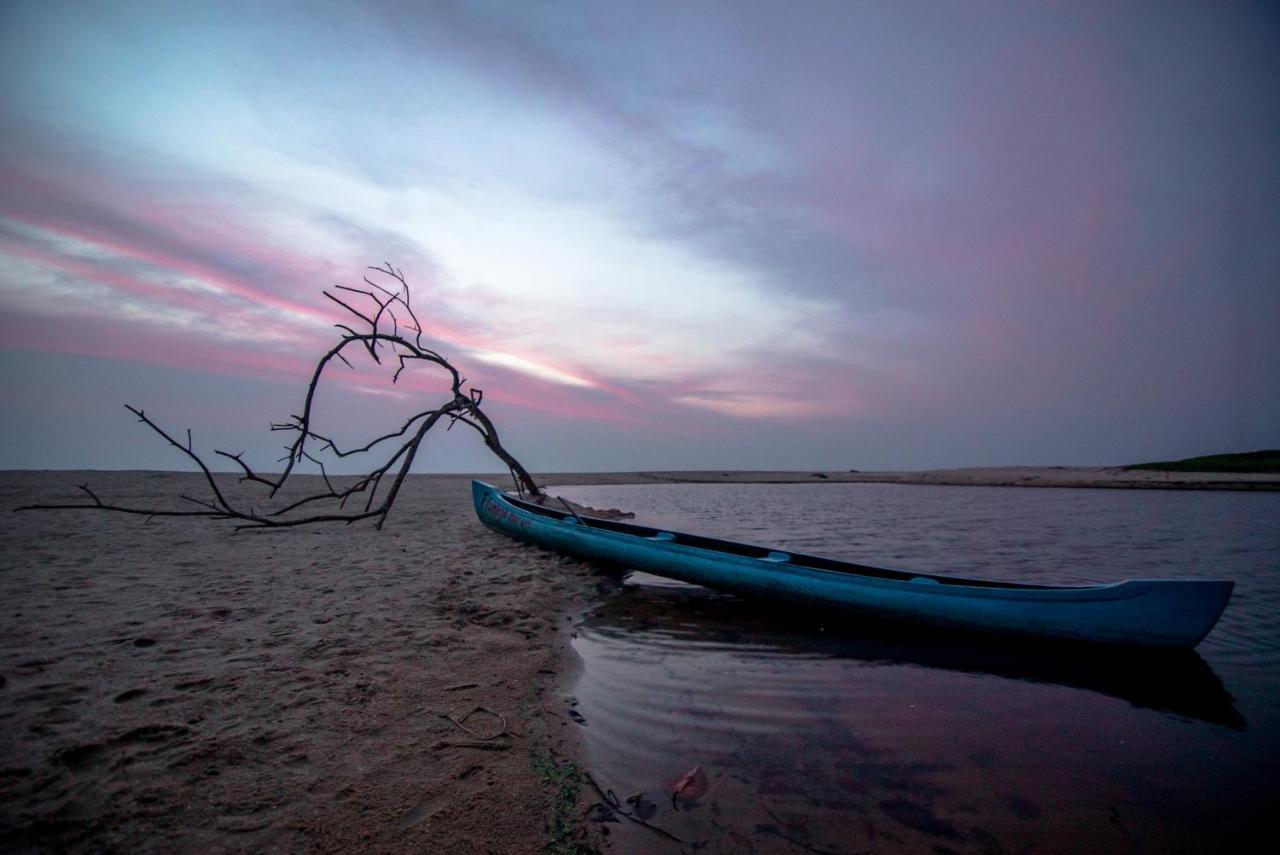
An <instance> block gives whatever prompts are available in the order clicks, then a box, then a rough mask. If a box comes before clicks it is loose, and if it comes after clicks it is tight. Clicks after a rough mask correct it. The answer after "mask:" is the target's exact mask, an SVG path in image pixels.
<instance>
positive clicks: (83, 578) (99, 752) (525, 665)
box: [0, 472, 600, 852]
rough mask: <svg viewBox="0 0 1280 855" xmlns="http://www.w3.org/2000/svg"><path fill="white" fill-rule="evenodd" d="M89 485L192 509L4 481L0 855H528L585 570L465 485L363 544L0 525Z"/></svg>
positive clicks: (408, 494) (533, 847)
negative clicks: (516, 533)
mask: <svg viewBox="0 0 1280 855" xmlns="http://www.w3.org/2000/svg"><path fill="white" fill-rule="evenodd" d="M229 480H230V479H229ZM85 481H88V482H89V483H90V484H91V485H92V486H93V487H94V488H95V489H96V490H98V491H99V492H100V494H101V495H103V496H104V497H107V496H111V497H114V498H116V499H118V500H121V501H126V500H127V501H130V502H136V503H139V504H156V503H166V502H168V501H171V498H172V497H173V496H175V495H176V494H177V493H179V492H181V491H197V490H198V489H199V486H200V485H199V482H198V480H197V479H196V478H195V476H192V475H185V474H173V473H101V472H93V473H74V472H44V473H41V472H16V473H15V472H11V473H5V474H4V475H3V476H0V506H2V507H3V508H4V509H5V513H3V514H0V526H3V528H0V545H2V548H0V556H2V557H0V601H2V602H3V603H4V609H5V612H6V613H5V615H4V620H3V623H2V624H0V627H2V628H0V722H2V726H0V758H2V760H0V800H2V803H3V807H2V808H0V848H2V849H4V850H5V851H27V850H47V849H55V850H63V849H72V850H79V851H103V850H110V851H154V852H161V851H262V850H268V849H276V850H280V851H309V850H314V851H329V852H337V851H371V852H392V851H395V852H401V851H418V852H540V851H542V850H543V846H544V844H545V842H546V840H547V839H548V835H547V833H546V823H547V821H548V818H549V816H550V810H551V800H552V798H553V796H554V793H553V792H552V788H550V787H548V786H547V785H545V784H544V783H543V781H542V780H541V776H540V775H539V773H538V772H537V770H535V768H534V763H533V758H534V756H535V754H536V753H537V752H540V751H541V752H545V751H546V750H548V749H551V750H555V751H563V750H564V748H563V747H562V745H561V738H562V737H561V731H562V729H563V730H564V731H566V732H567V731H570V730H572V726H568V725H566V723H567V722H568V721H569V720H568V719H567V718H566V717H565V715H564V713H565V711H566V710H565V707H564V703H563V699H562V698H561V697H560V696H559V695H558V694H557V689H558V687H559V686H560V685H561V684H562V683H564V681H565V677H566V668H571V667H572V665H571V663H570V661H569V657H568V655H567V653H566V651H567V650H568V646H567V645H566V644H565V643H564V639H563V638H562V636H563V635H565V634H566V633H567V632H569V631H571V630H570V623H569V622H568V621H566V620H565V616H568V615H571V614H572V613H573V610H574V608H575V606H577V605H579V604H581V603H582V602H583V601H584V598H585V597H586V596H587V594H588V593H589V592H591V591H592V590H593V589H594V587H595V585H596V584H598V583H599V581H600V580H599V578H598V577H596V576H595V575H594V574H593V573H592V572H591V571H590V570H589V569H588V568H586V567H585V566H583V565H580V564H578V563H577V562H573V561H569V560H565V559H561V558H559V557H557V556H553V555H550V554H548V553H545V552H540V551H538V550H536V549H533V548H529V547H525V546H522V545H520V544H518V543H515V542H513V541H510V540H507V539H506V538H503V537H501V536H499V535H496V534H493V533H492V532H489V531H488V530H487V529H484V528H483V527H482V526H480V525H479V523H478V522H477V521H476V520H475V517H474V515H473V513H472V510H471V507H470V492H469V490H470V488H469V481H468V480H467V479H466V478H462V477H428V476H422V477H413V478H411V479H410V480H409V482H408V484H407V485H406V487H405V492H404V493H403V494H402V495H401V498H400V500H399V504H398V505H397V507H396V509H395V511H394V512H393V514H392V517H391V518H390V520H389V521H388V524H387V526H386V528H385V530H384V531H382V532H376V531H374V530H373V529H372V527H371V526H368V525H366V526H351V527H347V526H324V527H310V528H306V529H297V530H291V531H287V532H281V533H257V532H243V533H239V534H236V533H233V532H232V531H231V530H230V528H229V527H227V526H220V525H211V524H209V523H207V522H203V521H184V520H177V521H175V520H162V519H157V520H154V521H152V522H150V523H147V522H144V521H143V520H142V519H141V518H136V517H126V516H123V515H118V514H109V513H100V512H83V513H80V512H54V513H47V512H39V513H24V514H13V513H9V512H8V511H9V509H10V508H12V507H14V506H16V505H19V504H24V503H29V502H32V501H59V500H73V499H74V485H75V484H77V483H82V482H85ZM192 494H193V495H195V494H196V493H195V492H193V493H192Z"/></svg>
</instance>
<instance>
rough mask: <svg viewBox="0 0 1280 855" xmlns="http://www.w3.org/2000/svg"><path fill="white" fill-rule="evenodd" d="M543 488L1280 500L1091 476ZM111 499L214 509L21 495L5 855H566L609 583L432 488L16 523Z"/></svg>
mask: <svg viewBox="0 0 1280 855" xmlns="http://www.w3.org/2000/svg"><path fill="white" fill-rule="evenodd" d="M821 476H825V477H821ZM224 480H225V482H226V483H227V484H233V483H234V479H233V478H226V479H224ZM494 480H497V479H496V478H495V479H494ZM540 480H542V482H543V483H546V484H588V483H595V484H598V483H646V482H655V481H656V482H683V481H689V482H702V483H706V482H712V483H743V482H761V483H795V482H843V481H881V482H883V481H889V482H897V483H936V484H948V483H957V484H1002V485H1003V484H1007V485H1038V486H1113V487H1130V486H1161V487H1163V486H1175V485H1181V486H1184V487H1201V488H1210V489H1223V488H1227V489H1231V488H1236V489H1239V488H1241V486H1240V485H1242V484H1243V485H1246V486H1244V487H1243V488H1246V489H1248V488H1262V489H1275V488H1276V487H1277V486H1280V478H1277V477H1276V476H1258V477H1255V478H1250V477H1248V476H1239V475H1230V476H1217V477H1214V476H1197V475H1186V474H1178V475H1176V476H1173V477H1165V476H1164V473H1149V472H1134V473H1123V471H1122V470H1080V469H1003V470H949V471H944V472H940V473H851V472H822V473H811V472H800V473H796V472H790V473H786V472H783V473H775V472H720V471H715V472H705V473H688V472H676V473H610V474H590V475H583V474H556V475H544V476H541V478H540ZM86 481H87V482H88V483H90V484H91V486H93V487H94V488H95V489H96V490H97V491H98V492H99V493H100V494H101V495H102V496H103V497H104V498H107V497H110V498H111V499H113V500H116V501H119V502H121V503H133V504H143V505H159V504H163V503H166V502H170V503H172V502H173V501H174V497H175V496H177V495H178V494H180V493H183V492H186V493H189V494H192V495H203V493H201V482H200V479H199V478H198V477H197V476H194V475H190V474H180V473H157V472H126V473H103V472H94V473H74V472H8V473H0V510H2V511H3V513H0V608H2V609H3V610H4V611H3V620H2V621H0V849H3V850H5V851H13V850H30V849H36V850H41V849H54V850H64V849H72V850H92V851H102V850H130V851H132V850H146V851H193V850H200V851H206V850H210V851H258V850H264V849H280V850H288V851H293V850H315V851H329V852H334V851H347V850H357V851H370V852H392V851H396V852H399V851H429V852H503V853H506V852H514V853H520V852H530V853H532V852H539V851H543V849H544V847H545V844H546V843H547V841H548V839H549V832H548V825H549V822H550V819H551V816H552V810H553V801H554V799H555V797H556V795H557V794H556V792H555V791H554V788H553V787H550V786H549V785H548V784H547V783H546V782H545V781H544V780H543V778H542V775H541V774H540V771H539V769H538V768H537V766H536V764H535V762H534V758H535V757H538V756H542V755H545V752H547V751H548V750H550V751H553V752H557V753H558V754H559V755H561V756H568V757H570V758H573V757H575V756H576V752H577V748H576V745H575V743H574V741H573V740H574V730H575V728H576V725H575V724H573V723H572V720H571V714H570V711H569V708H568V706H567V702H566V698H565V693H566V691H568V690H569V678H570V677H571V676H572V671H573V668H574V667H575V666H574V661H573V659H572V656H573V654H572V653H571V651H570V648H569V646H568V644H567V643H566V641H567V638H566V636H567V635H568V633H570V632H572V630H573V619H574V618H575V617H576V616H578V615H580V614H581V613H582V609H583V608H584V607H585V605H586V604H587V603H588V602H589V601H591V600H592V599H593V598H594V597H596V596H597V595H598V592H599V591H600V590H608V589H609V588H610V587H611V586H612V584H613V583H612V582H611V581H609V579H608V578H607V577H605V576H602V575H600V574H598V573H597V572H595V571H594V570H593V569H592V568H590V567H589V566H587V565H584V564H582V563H580V562H577V561H573V560H569V559H565V558H561V557H558V556H555V555H552V554H549V553H545V552H542V551H539V550H537V549H533V548H530V547H527V546H523V545H521V544H519V543H516V542H514V541H511V540H508V539H507V538H504V537H502V536H500V535H498V534H495V533H493V532H490V531H488V530H487V529H485V528H484V527H482V526H481V525H480V524H479V522H478V521H477V520H476V518H475V516H474V513H473V511H472V508H471V498H470V482H469V479H468V478H466V477H463V476H412V477H411V478H410V479H409V480H408V481H407V482H406V486H405V488H404V491H403V492H402V494H401V496H400V499H399V501H398V503H397V506H396V508H395V510H394V511H393V512H392V515H391V517H390V519H389V521H388V524H387V526H386V528H385V530H384V531H382V532H376V531H374V530H373V528H372V526H370V525H369V524H367V523H366V524H356V525H353V526H342V525H330V526H319V527H308V528H301V529H292V530H288V531H284V532H268V533H259V532H243V533H235V532H234V531H232V530H231V528H230V527H229V526H227V525H224V524H211V523H208V522H204V521H183V520H167V519H154V520H152V521H150V522H148V521H145V520H143V519H142V518H136V517H125V516H121V515H117V514H108V513H101V512H92V511H88V512H68V511H63V512H33V513H24V514H12V513H9V512H8V509H10V508H13V507H15V506H17V505H21V504H28V503H32V502H49V501H74V500H76V499H77V494H76V491H75V490H74V485H75V484H77V483H83V482H86ZM584 795H587V796H589V795H590V794H589V793H585V794H584ZM580 813H581V812H580V811H579V815H580Z"/></svg>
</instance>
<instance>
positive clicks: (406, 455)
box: [16, 263, 542, 529]
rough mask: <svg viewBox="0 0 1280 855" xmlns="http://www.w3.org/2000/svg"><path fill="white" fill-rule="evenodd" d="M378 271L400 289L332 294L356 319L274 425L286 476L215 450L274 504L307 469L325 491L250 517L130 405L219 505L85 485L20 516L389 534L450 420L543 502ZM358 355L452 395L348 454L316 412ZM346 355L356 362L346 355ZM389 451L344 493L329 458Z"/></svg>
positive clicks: (471, 392) (372, 286)
mask: <svg viewBox="0 0 1280 855" xmlns="http://www.w3.org/2000/svg"><path fill="white" fill-rule="evenodd" d="M369 270H370V272H374V273H377V274H379V275H380V276H382V277H387V278H386V279H385V280H384V282H386V284H388V285H390V286H391V287H389V288H388V287H384V286H383V285H380V284H378V282H376V281H374V280H373V279H370V278H369V276H368V275H366V276H364V277H363V278H364V283H365V284H366V285H367V286H368V288H351V287H348V286H346V285H338V286H335V288H334V291H340V292H342V296H341V297H340V296H337V295H335V294H334V293H332V292H330V291H325V292H324V295H325V296H326V297H328V298H329V299H330V300H332V301H333V302H335V303H337V304H338V305H339V306H341V307H342V308H343V309H344V310H345V311H346V312H348V313H349V314H350V315H351V316H352V320H351V321H350V325H348V324H336V326H337V327H338V329H339V330H341V331H342V332H343V335H342V337H341V338H340V339H339V341H338V343H337V344H336V345H334V346H333V347H332V348H331V349H330V350H329V351H328V352H327V353H326V354H325V355H324V356H322V357H320V361H319V362H318V363H316V368H315V371H314V372H313V373H312V375H311V382H310V383H309V384H308V385H307V396H306V400H305V401H304V402H303V405H302V412H301V413H296V414H294V415H291V416H290V418H289V420H288V421H286V422H282V423H276V424H272V425H271V430H273V431H280V432H284V433H288V434H292V441H291V442H290V443H289V444H288V445H287V446H285V456H284V457H282V458H281V459H280V462H282V463H284V470H283V471H282V472H281V473H280V474H279V475H278V476H276V477H270V476H267V475H262V474H259V473H257V472H255V471H254V470H253V469H252V468H250V466H249V464H247V463H245V461H244V459H243V452H242V453H240V454H230V453H228V452H226V451H215V452H214V453H215V454H217V455H219V456H221V457H225V458H227V459H228V460H233V461H235V463H236V465H237V466H238V467H239V468H240V471H241V475H240V481H242V482H244V481H250V482H255V483H258V484H261V485H263V486H264V487H266V488H267V489H268V490H269V495H270V497H271V498H274V497H275V496H276V494H277V493H278V492H279V491H280V489H281V488H282V487H284V485H285V482H287V481H288V480H289V476H290V475H292V474H293V473H294V470H295V469H296V468H297V467H298V466H299V465H301V464H303V462H304V461H307V462H310V463H313V464H315V465H316V466H317V467H318V468H319V470H320V476H321V479H322V481H323V483H324V490H322V491H319V492H315V493H312V494H310V495H306V496H304V497H302V498H300V499H297V500H295V501H291V502H289V504H287V505H285V506H284V507H280V508H277V509H275V510H271V511H258V510H255V509H254V508H252V507H250V508H247V509H246V508H244V507H242V506H238V505H237V504H235V503H234V502H232V501H231V500H230V499H229V498H228V497H227V496H226V494H225V493H224V492H223V491H222V490H220V489H219V488H218V484H217V482H216V481H215V480H214V477H213V473H212V472H211V471H210V470H209V467H208V465H207V464H206V463H205V461H204V460H203V459H202V458H201V457H200V455H199V454H197V453H196V451H195V450H194V449H193V447H192V441H191V430H190V429H188V430H187V441H186V443H185V444H184V443H181V442H179V441H178V440H176V439H174V438H173V437H172V436H170V435H169V434H168V433H166V432H165V431H164V430H163V429H162V428H161V427H160V426H159V425H157V424H156V423H155V422H153V421H152V420H151V419H150V418H149V417H148V416H147V414H146V413H144V412H143V411H142V410H141V409H138V408H136V407H132V406H128V405H126V408H127V409H128V410H129V411H130V412H131V413H133V414H134V415H136V416H137V417H138V420H139V421H141V422H142V423H143V424H145V425H147V427H149V428H151V429H152V430H153V431H155V432H156V433H158V434H159V435H160V436H162V437H163V438H164V439H165V441H167V442H168V443H169V444H170V445H172V446H173V447H174V448H176V449H177V450H178V451H179V452H181V453H182V454H184V455H186V456H187V457H188V458H190V459H191V460H192V461H193V462H194V463H195V464H196V465H197V466H198V467H199V468H200V471H201V472H202V473H204V478H205V482H206V483H207V485H208V487H209V490H210V492H211V496H210V497H209V498H206V499H198V498H194V497H191V496H182V497H181V498H182V499H183V500H185V501H187V502H190V503H191V504H193V505H195V506H196V507H194V508H189V509H182V510H163V509H155V508H133V507H125V506H121V505H114V504H109V503H107V502H104V501H102V500H101V499H100V498H99V497H98V496H97V494H95V493H94V492H93V491H92V490H90V489H89V487H88V485H81V486H80V489H81V490H82V491H84V493H85V494H86V495H87V496H88V497H89V501H87V502H82V503H68V504H57V505H25V506H23V507H21V508H17V509H16V510H20V511H25V510H66V509H82V510H102V511H117V512H120V513H127V514H140V515H143V516H148V517H151V516H168V517H174V516H178V517H208V518H211V519H217V520H232V521H235V522H237V523H238V525H237V526H236V528H238V529H240V528H281V527H288V526H298V525H308V524H311V523H322V522H346V523H352V522H356V521H357V520H363V519H376V520H377V522H376V527H377V528H379V529H381V528H382V525H383V523H384V522H386V519H387V514H388V513H389V512H390V511H391V506H392V505H393V504H394V503H395V500H396V496H397V495H398V494H399V492H400V487H401V485H402V484H403V483H404V479H405V476H406V475H408V474H409V469H410V467H411V466H412V465H413V461H414V458H415V457H416V456H417V453H418V448H419V446H420V445H421V444H422V441H423V439H424V438H425V437H426V435H427V432H428V431H430V430H431V428H433V427H435V426H436V424H437V423H439V422H440V421H441V420H442V419H443V420H444V421H445V423H446V430H447V429H451V428H452V427H453V426H454V425H455V424H459V423H460V424H463V425H466V426H467V427H469V428H471V429H473V430H475V431H476V432H477V433H479V434H480V436H481V438H482V439H483V440H484V444H485V445H486V446H488V448H489V450H490V451H492V452H493V453H494V454H495V455H497V457H498V458H499V459H500V460H501V461H502V462H503V463H504V464H505V465H506V466H507V469H508V470H510V472H511V477H512V480H513V481H514V482H515V485H516V489H517V490H518V491H519V492H520V493H521V494H522V495H523V494H525V493H529V494H530V495H532V496H535V497H540V496H541V495H542V493H541V491H540V490H539V489H538V485H537V484H536V483H534V480H533V478H532V477H531V476H530V475H529V473H528V471H527V470H526V469H525V468H524V466H522V465H521V464H520V462H519V461H518V460H516V459H515V458H514V457H512V456H511V454H510V453H509V452H508V451H507V450H506V449H505V448H503V447H502V443H501V441H500V440H499V439H498V431H497V429H496V428H495V427H494V426H493V422H491V421H490V420H489V418H488V416H486V415H485V414H484V412H483V411H482V410H481V409H480V404H481V402H482V401H483V399H484V393H483V392H481V391H480V390H479V389H475V388H471V387H467V386H466V382H467V381H466V379H465V378H464V377H462V375H461V374H459V373H458V370H457V369H456V368H454V367H453V365H452V364H450V362H449V360H447V359H445V358H444V357H443V356H441V355H440V354H439V353H437V352H436V351H434V350H431V349H430V348H428V347H426V346H424V345H423V343H422V325H421V324H420V323H419V322H418V316H417V314H416V313H415V311H414V308H413V306H412V304H411V300H410V293H409V285H408V283H407V282H406V281H405V278H404V274H403V273H402V272H401V271H400V270H398V269H396V268H394V267H392V266H391V264H390V263H388V264H386V265H385V266H383V267H371V268H369ZM348 295H352V296H348ZM344 298H345V299H344ZM361 309H363V311H362V310H361ZM353 350H354V351H356V352H361V351H362V352H363V355H365V356H367V357H369V358H370V359H372V360H373V361H374V362H375V363H377V364H378V365H387V366H388V367H390V366H394V367H395V372H394V373H393V374H392V377H391V382H392V383H395V382H397V381H398V380H399V379H400V375H401V374H402V373H404V371H405V369H406V368H409V367H410V366H414V365H417V364H420V363H427V364H428V365H433V366H435V367H437V368H439V369H443V370H444V371H445V372H446V373H447V374H448V376H449V379H450V390H451V392H452V397H450V399H449V400H448V401H446V402H444V403H443V404H441V405H440V406H438V407H436V408H435V409H430V410H422V411H421V412H418V413H416V414H415V415H413V416H411V417H410V418H409V419H408V420H406V421H405V423H404V424H403V425H402V426H401V427H400V429H399V430H397V431H393V432H391V433H388V434H385V435H383V436H380V437H378V438H377V439H374V440H372V441H370V442H369V443H367V444H365V445H363V446H360V447H358V448H354V447H353V448H349V449H345V450H344V449H342V448H339V446H338V444H337V442H335V441H334V440H333V439H330V438H329V437H327V436H325V435H323V434H321V433H318V432H317V431H316V430H315V428H314V421H313V419H314V404H315V398H316V390H317V389H318V388H319V386H320V381H321V380H322V379H323V378H324V376H325V371H326V369H328V368H329V367H330V365H331V364H332V363H333V362H334V360H339V361H341V362H343V363H344V364H346V366H347V367H348V368H353V367H354V366H353V365H352V364H351V361H350V360H349V359H348V358H347V356H348V355H352V351H353ZM344 351H345V352H346V355H344ZM397 439H398V440H400V442H399V444H398V445H394V446H385V445H383V444H384V443H389V442H391V441H392V440H397ZM380 446H381V447H382V448H384V449H385V448H391V449H392V450H390V451H388V452H387V456H386V459H385V460H383V462H382V463H381V464H380V465H378V466H375V467H374V468H373V469H372V470H370V471H369V472H368V473H367V474H365V475H363V476H360V477H359V478H357V479H356V480H355V482H354V483H352V484H351V485H350V486H348V487H344V488H338V487H335V486H334V484H333V482H332V481H331V480H330V479H329V475H328V472H327V471H326V470H325V465H324V462H323V459H322V458H323V457H324V456H326V455H328V456H332V457H334V458H339V459H340V458H346V457H352V456H355V455H364V454H371V453H373V452H374V449H376V448H378V447H380ZM393 470H394V475H393V476H392V478H391V479H390V482H389V484H388V485H387V486H386V489H383V490H381V492H380V488H382V486H383V483H382V482H383V478H384V477H386V476H387V475H388V474H390V473H392V472H393ZM353 500H354V502H355V504H356V505H357V508H356V509H354V510H350V509H348V504H349V503H352V502H353ZM375 502H376V504H375ZM317 503H322V504H317ZM323 503H327V507H328V508H329V510H328V512H320V513H313V512H311V511H313V510H314V509H315V508H317V507H323V506H325V505H324V504H323Z"/></svg>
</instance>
